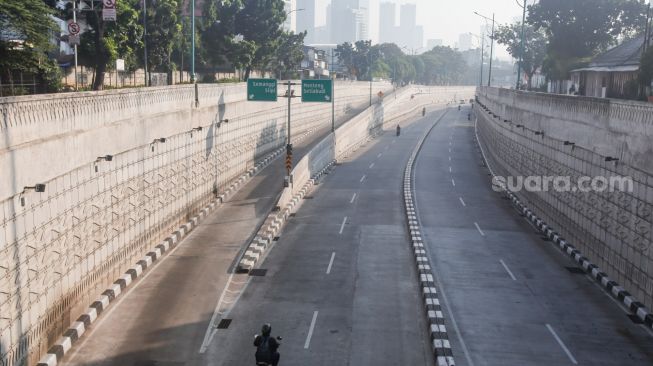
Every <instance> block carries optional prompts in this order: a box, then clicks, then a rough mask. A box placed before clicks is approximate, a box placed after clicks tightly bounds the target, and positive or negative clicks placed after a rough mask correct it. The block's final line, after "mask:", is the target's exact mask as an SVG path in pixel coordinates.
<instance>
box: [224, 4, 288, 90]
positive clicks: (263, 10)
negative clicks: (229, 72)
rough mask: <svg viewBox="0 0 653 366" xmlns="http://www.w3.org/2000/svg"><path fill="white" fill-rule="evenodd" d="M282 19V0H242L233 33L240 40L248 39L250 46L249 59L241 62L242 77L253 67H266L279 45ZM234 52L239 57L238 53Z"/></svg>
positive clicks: (245, 40) (264, 68) (283, 12)
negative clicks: (251, 51) (244, 64)
mask: <svg viewBox="0 0 653 366" xmlns="http://www.w3.org/2000/svg"><path fill="white" fill-rule="evenodd" d="M285 20H286V11H285V8H284V2H283V0H242V8H241V9H240V11H238V12H236V17H235V32H234V34H236V35H242V36H243V41H244V42H250V44H251V45H253V48H254V49H253V51H254V52H253V54H252V55H251V61H250V62H249V63H247V65H246V66H245V79H248V78H249V74H250V73H251V71H252V69H254V68H258V69H259V70H262V71H265V70H267V69H268V67H269V65H270V61H272V59H273V58H274V55H275V53H276V51H277V49H278V47H279V40H280V39H281V36H282V34H283V30H282V28H281V24H283V22H284V21H285ZM246 50H249V47H247V48H246ZM235 56H236V57H235V58H239V57H238V56H239V55H238V54H237V55H235ZM247 56H249V55H247Z"/></svg>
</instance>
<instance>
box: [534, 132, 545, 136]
mask: <svg viewBox="0 0 653 366" xmlns="http://www.w3.org/2000/svg"><path fill="white" fill-rule="evenodd" d="M535 135H536V136H544V131H535Z"/></svg>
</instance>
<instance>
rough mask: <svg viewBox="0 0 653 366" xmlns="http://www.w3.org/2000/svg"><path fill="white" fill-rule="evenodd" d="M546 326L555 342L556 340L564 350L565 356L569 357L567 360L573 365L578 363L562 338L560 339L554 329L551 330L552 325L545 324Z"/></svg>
mask: <svg viewBox="0 0 653 366" xmlns="http://www.w3.org/2000/svg"><path fill="white" fill-rule="evenodd" d="M546 328H547V329H548V330H549V332H551V334H552V335H553V338H555V339H556V342H558V344H559V345H560V347H561V348H562V350H563V351H565V353H566V354H567V357H569V360H570V361H571V362H572V363H573V364H574V365H578V361H576V358H574V355H572V354H571V352H570V351H569V348H567V346H565V344H564V342H562V339H560V337H558V335H557V334H556V332H555V330H553V327H551V325H549V324H547V325H546Z"/></svg>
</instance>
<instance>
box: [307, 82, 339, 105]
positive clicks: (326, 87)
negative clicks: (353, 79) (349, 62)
mask: <svg viewBox="0 0 653 366" xmlns="http://www.w3.org/2000/svg"><path fill="white" fill-rule="evenodd" d="M332 99H333V81H332V80H331V79H317V80H302V102H317V103H331V101H332Z"/></svg>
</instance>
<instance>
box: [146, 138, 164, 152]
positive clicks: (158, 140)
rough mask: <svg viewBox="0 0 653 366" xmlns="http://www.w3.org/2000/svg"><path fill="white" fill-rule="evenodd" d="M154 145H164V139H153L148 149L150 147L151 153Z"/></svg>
mask: <svg viewBox="0 0 653 366" xmlns="http://www.w3.org/2000/svg"><path fill="white" fill-rule="evenodd" d="M156 143H162V144H165V143H166V138H165V137H161V138H158V139H154V141H152V143H151V144H150V147H152V152H154V145H156Z"/></svg>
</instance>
